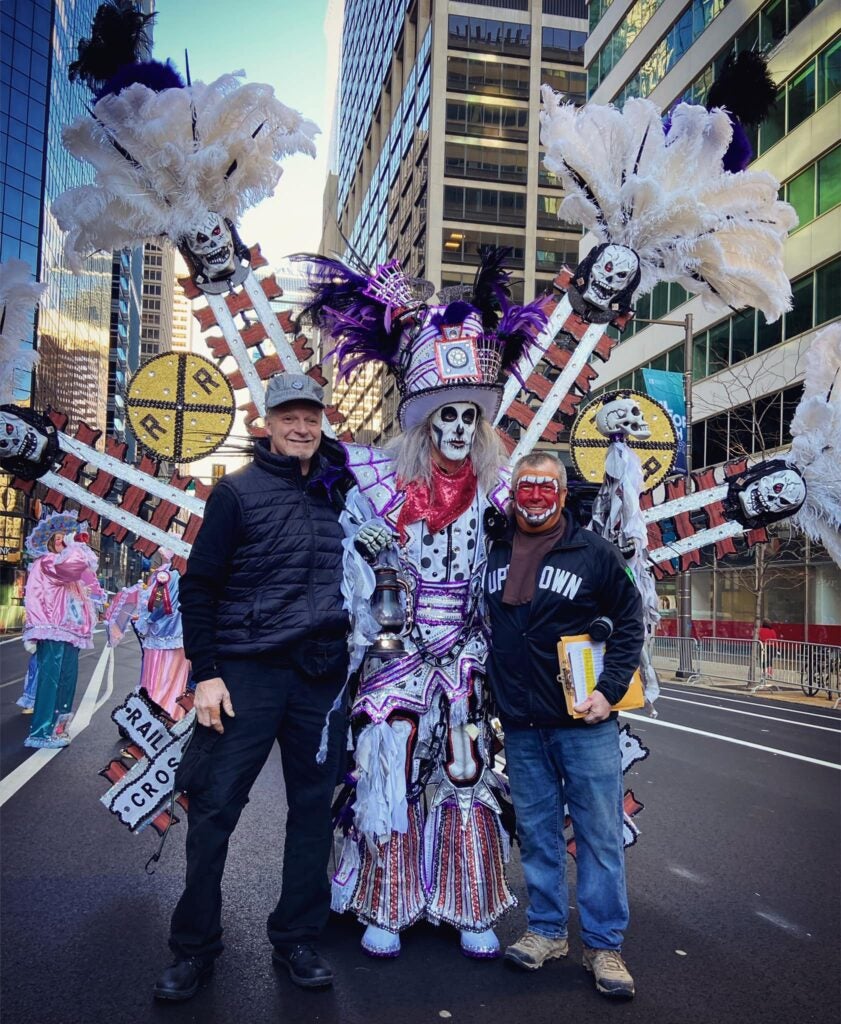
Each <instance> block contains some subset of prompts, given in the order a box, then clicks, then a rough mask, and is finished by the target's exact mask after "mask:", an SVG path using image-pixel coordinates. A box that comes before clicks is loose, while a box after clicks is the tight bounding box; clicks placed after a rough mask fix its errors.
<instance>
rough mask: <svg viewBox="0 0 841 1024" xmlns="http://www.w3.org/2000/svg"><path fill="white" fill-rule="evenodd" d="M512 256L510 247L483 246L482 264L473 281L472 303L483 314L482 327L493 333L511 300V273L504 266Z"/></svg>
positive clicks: (481, 252)
mask: <svg viewBox="0 0 841 1024" xmlns="http://www.w3.org/2000/svg"><path fill="white" fill-rule="evenodd" d="M510 255H511V248H510V246H505V245H502V246H494V245H487V246H483V247H482V248H481V249H480V250H479V256H480V257H481V263H480V264H479V269H478V270H477V271H476V277H475V278H474V280H473V295H472V296H471V297H470V300H469V301H470V302H471V303H472V304H473V305H474V306H475V307H476V308H477V309H478V310H479V312H480V313H481V314H482V326H483V328H484V329H485V330H486V331H493V330H494V329H495V328H496V325H497V324H498V323H499V318H500V316H501V314H502V310H503V307H504V304H505V301H506V300H509V299H510V298H511V287H510V285H511V273H510V271H508V270H506V269H505V267H504V266H503V264H504V263H505V261H506V260H507V259H508V257H509V256H510Z"/></svg>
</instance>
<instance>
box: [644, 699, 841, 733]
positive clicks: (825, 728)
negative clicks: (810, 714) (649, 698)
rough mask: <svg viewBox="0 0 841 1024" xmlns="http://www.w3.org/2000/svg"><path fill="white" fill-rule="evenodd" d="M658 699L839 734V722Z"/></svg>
mask: <svg viewBox="0 0 841 1024" xmlns="http://www.w3.org/2000/svg"><path fill="white" fill-rule="evenodd" d="M660 700H673V701H676V702H677V703H678V704H692V705H693V707H696V708H712V709H713V710H714V711H726V712H727V713H728V714H731V715H749V716H750V717H751V718H763V719H765V721H766V722H783V723H784V724H785V725H799V726H800V727H801V729H820V730H821V731H822V732H834V733H835V734H836V735H840V734H841V723H839V724H838V725H813V724H812V723H811V722H796V721H792V720H790V719H788V718H777V717H776V716H775V715H761V714H759V713H758V712H756V711H740V710H739V708H725V707H722V706H721V705H720V704H706V703H704V701H701V700H687V699H686V698H685V697H667V696H666V695H665V694H660Z"/></svg>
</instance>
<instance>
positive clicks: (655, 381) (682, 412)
mask: <svg viewBox="0 0 841 1024" xmlns="http://www.w3.org/2000/svg"><path fill="white" fill-rule="evenodd" d="M642 376H643V380H644V381H645V390H646V391H647V392H648V394H649V397H651V398H653V399H654V401H655V402H659V403H660V404H661V405H662V406H664V407H665V408H666V409H667V410H668V413H669V415H670V416H671V417H672V423H673V424H674V427H675V431H676V432H677V439H678V450H677V458H676V459H675V467H674V471H675V472H676V473H685V472H686V396H685V395H684V391H683V374H682V373H670V372H669V371H668V370H643V371H642Z"/></svg>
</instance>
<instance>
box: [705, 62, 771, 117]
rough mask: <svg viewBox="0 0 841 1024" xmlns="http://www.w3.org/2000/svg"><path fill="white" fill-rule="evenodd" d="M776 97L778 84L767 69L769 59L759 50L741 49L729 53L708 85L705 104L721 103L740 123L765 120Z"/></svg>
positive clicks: (710, 108) (713, 105) (715, 105)
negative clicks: (757, 51) (735, 54)
mask: <svg viewBox="0 0 841 1024" xmlns="http://www.w3.org/2000/svg"><path fill="white" fill-rule="evenodd" d="M776 100H777V86H776V85H775V84H774V79H773V78H772V77H771V75H770V74H769V72H768V63H767V61H766V59H765V57H764V56H763V55H762V54H761V53H754V51H753V50H743V51H742V52H741V53H740V54H739V55H738V57H735V56H734V55H733V54H732V53H731V54H730V56H729V57H728V58H727V60H725V62H724V65H723V66H722V68H721V71H719V73H718V75H717V76H716V80H715V81H714V82H713V84H712V85H711V86H710V91H709V92H708V93H707V99H706V103H705V104H704V106H706V108H707V110H712V109H713V107H724V108H725V109H727V110H729V111H730V113H731V114H734V115H735V116H736V117H737V118H738V119H739V120H740V121H741V122H742V124H743V125H754V124H759V123H760V122H762V121H764V120H765V118H766V117H767V116H768V112H769V111H770V110H771V108H772V107H773V106H774V104H775V103H776Z"/></svg>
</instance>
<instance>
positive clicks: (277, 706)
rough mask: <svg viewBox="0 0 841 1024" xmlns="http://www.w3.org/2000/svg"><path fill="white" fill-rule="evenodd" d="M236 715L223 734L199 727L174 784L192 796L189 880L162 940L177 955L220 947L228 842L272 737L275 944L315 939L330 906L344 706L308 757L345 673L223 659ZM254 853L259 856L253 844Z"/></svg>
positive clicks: (271, 930)
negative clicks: (312, 673)
mask: <svg viewBox="0 0 841 1024" xmlns="http://www.w3.org/2000/svg"><path fill="white" fill-rule="evenodd" d="M219 667H220V671H221V672H222V678H223V679H224V681H225V685H226V686H227V687H228V690H229V691H230V693H231V700H232V702H233V706H234V713H235V717H234V718H228V717H227V716H226V715H224V714H223V724H224V726H225V732H224V733H223V734H222V735H221V736H220V735H219V734H218V733H216V732H214V731H213V730H212V729H209V728H206V727H204V726H201V725H197V726H196V733H195V735H194V737H193V739H192V741H191V743H190V746H189V747H188V748H187V751H186V752H185V755H184V759H183V760H182V762H181V765H180V766H179V769H178V776H177V780H176V787H177V788H182V789H184V790H185V791H186V792H187V794H188V796H189V810H188V815H187V820H188V827H187V882H186V887H185V889H184V893H183V895H182V896H181V899H180V900H179V901H178V905H177V906H176V908H175V912H174V913H173V915H172V923H171V930H170V939H169V945H170V948H171V949H172V951H173V952H174V953H175V954H176V956H179V957H192V956H201V957H215V956H218V955H219V954H220V953H221V952H222V949H223V944H222V875H223V873H224V870H225V859H226V857H227V854H228V842H229V840H230V837H231V834H232V832H233V831H234V829H235V828H236V825H237V822H238V821H239V817H240V814H241V813H242V810H243V808H244V807H245V805H246V803H248V794H249V792H250V791H251V787H252V786H253V784H254V781H255V780H256V778H257V776H258V775H259V773H260V769H261V768H262V767H263V765H264V764H265V763H266V759H267V758H268V756H269V754H270V753H271V749H272V744H273V743H274V742H275V740H277V742H278V744H279V745H280V751H281V757H282V760H283V777H284V781H285V783H286V800H287V804H288V808H289V812H288V816H287V819H286V842H285V845H284V855H283V879H282V887H281V895H280V899H279V900H278V903H277V906H276V907H275V909H274V911H273V912H272V913H271V914H270V915H269V919H268V934H269V940H270V941H271V943H272V945H277V944H279V943H284V942H298V941H307V940H312V939H314V938H315V937H316V936H318V934H319V933H320V932H321V930H322V929H323V928H324V925H325V924H326V922H327V917H328V914H329V912H330V883H329V881H328V878H327V862H328V859H329V856H330V849H331V842H332V822H331V818H330V803H331V799H332V796H333V790H334V788H335V784H336V775H337V770H338V763H339V757H340V753H341V750H342V748H343V746H344V736H345V729H346V718H345V714H344V709H343V710H342V712H341V713H339V712H336V713H334V714H333V715H332V716H331V720H330V724H331V728H330V741H329V746H328V753H327V760H326V762H325V763H324V764H321V765H319V764H317V763H316V760H315V757H316V752H317V750H318V745H319V741H320V739H321V730H322V726H323V725H324V720H325V716H326V714H327V712H328V710H329V708H330V705H331V704H332V703H333V700H334V698H335V697H336V694H337V693H338V692H339V690H340V689H341V687H342V685H343V683H344V675H343V674H340V672H334V673H331V675H330V677H329V678H320V679H310V678H308V677H305V676H304V675H302V674H301V673H300V672H299V671H298V670H297V669H295V668H291V667H278V666H276V665H274V666H273V665H271V664H269V663H267V662H265V661H262V660H257V659H253V660H250V659H249V660H245V659H237V660H230V661H227V662H223V663H222V664H220V666H219ZM252 856H253V857H255V858H258V857H260V856H261V852H260V850H254V851H253V852H252Z"/></svg>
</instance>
